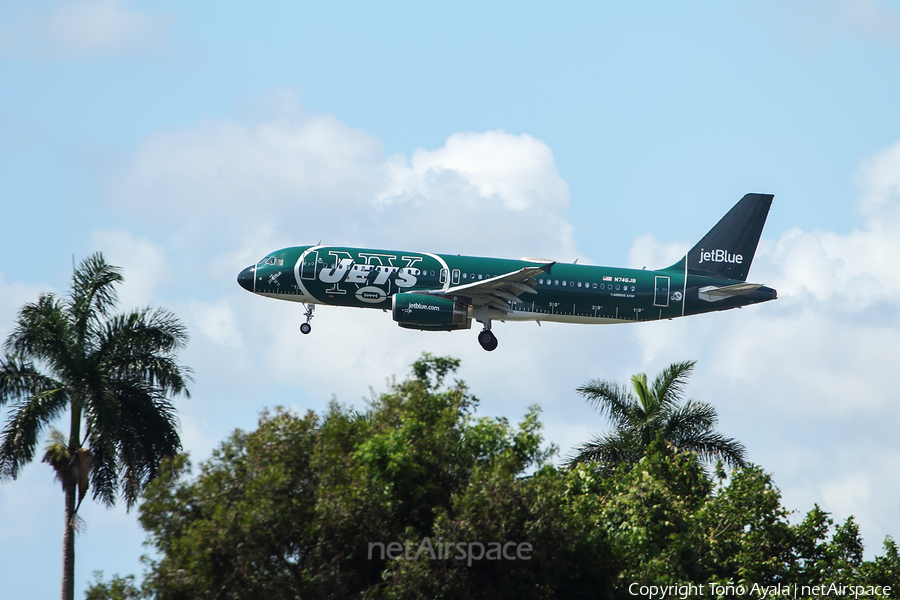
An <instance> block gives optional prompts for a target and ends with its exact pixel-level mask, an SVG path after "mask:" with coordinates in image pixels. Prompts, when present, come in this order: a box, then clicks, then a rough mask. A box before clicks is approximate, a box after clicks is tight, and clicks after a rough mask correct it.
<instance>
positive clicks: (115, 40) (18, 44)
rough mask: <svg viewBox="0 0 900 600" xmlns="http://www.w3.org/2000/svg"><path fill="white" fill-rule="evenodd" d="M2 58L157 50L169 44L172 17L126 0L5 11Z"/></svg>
mask: <svg viewBox="0 0 900 600" xmlns="http://www.w3.org/2000/svg"><path fill="white" fill-rule="evenodd" d="M3 12H4V13H5V14H4V15H3V17H4V18H3V21H4V22H5V23H6V24H5V25H2V26H0V55H13V56H22V57H25V58H30V59H47V58H72V57H80V56H93V55H100V54H134V53H144V52H152V51H156V50H159V49H161V48H164V47H165V46H166V44H167V34H168V29H169V27H170V25H171V23H172V21H173V18H172V16H171V15H162V16H150V15H146V14H143V13H141V12H139V11H137V10H133V9H131V8H129V7H128V6H127V3H126V2H124V1H122V0H63V1H61V2H57V3H56V4H54V5H52V6H50V7H48V8H41V9H34V8H26V9H21V10H19V11H18V12H15V11H12V10H5V11H3Z"/></svg>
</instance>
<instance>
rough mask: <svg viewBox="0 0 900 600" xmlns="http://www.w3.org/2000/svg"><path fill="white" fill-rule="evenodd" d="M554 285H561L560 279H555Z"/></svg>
mask: <svg viewBox="0 0 900 600" xmlns="http://www.w3.org/2000/svg"><path fill="white" fill-rule="evenodd" d="M563 283H565V282H563ZM553 285H559V279H555V280H554V281H553Z"/></svg>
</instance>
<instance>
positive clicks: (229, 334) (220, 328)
mask: <svg viewBox="0 0 900 600" xmlns="http://www.w3.org/2000/svg"><path fill="white" fill-rule="evenodd" d="M190 314H191V323H192V324H193V325H194V326H195V328H196V329H199V330H200V333H202V334H203V335H205V336H206V337H207V338H209V339H210V340H211V341H212V342H214V343H216V344H219V345H222V346H228V347H230V348H241V347H242V346H243V345H244V342H243V340H242V338H241V333H240V331H239V330H238V319H237V316H236V315H235V314H234V311H233V310H232V308H231V306H229V305H228V303H226V302H225V301H224V300H220V301H219V302H215V303H204V302H192V303H191V310H190Z"/></svg>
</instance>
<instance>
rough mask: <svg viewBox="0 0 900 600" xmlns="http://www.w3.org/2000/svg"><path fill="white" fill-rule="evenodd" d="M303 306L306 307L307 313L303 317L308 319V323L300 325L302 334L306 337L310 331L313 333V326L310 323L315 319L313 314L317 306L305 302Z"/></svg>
mask: <svg viewBox="0 0 900 600" xmlns="http://www.w3.org/2000/svg"><path fill="white" fill-rule="evenodd" d="M303 306H304V307H306V312H305V313H304V314H303V316H304V317H306V323H303V324H302V325H300V333H302V334H303V335H306V334H308V333H309V332H310V331H312V325H310V324H309V321H310V319H312V318H313V313H314V312H315V310H316V305H315V304H312V303H309V304H307V303H305V302H304V303H303Z"/></svg>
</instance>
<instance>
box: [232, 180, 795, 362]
mask: <svg viewBox="0 0 900 600" xmlns="http://www.w3.org/2000/svg"><path fill="white" fill-rule="evenodd" d="M773 198H774V196H773V195H771V194H747V195H745V196H744V197H743V198H742V199H741V200H740V201H739V202H738V203H737V204H735V205H734V207H733V208H732V209H731V210H730V211H728V213H727V214H726V215H725V216H724V217H722V219H721V220H720V221H719V222H718V223H717V224H716V225H715V227H713V228H712V229H711V230H710V231H709V233H707V234H706V235H705V236H704V237H703V239H701V240H700V241H699V242H698V243H697V245H696V246H694V247H693V248H692V249H691V250H690V251H689V252H688V253H687V254H686V255H685V256H684V257H682V258H681V259H680V260H679V261H678V262H676V263H675V264H673V265H671V266H668V267H666V268H664V269H659V270H656V271H652V270H650V271H648V270H646V268H644V269H629V268H624V267H601V266H592V265H579V264H575V263H571V264H568V263H561V262H558V261H554V260H549V259H542V258H529V257H526V258H520V259H519V260H513V259H504V258H487V257H478V256H459V255H457V254H432V253H428V252H406V251H397V250H378V249H372V248H345V247H336V246H322V245H314V246H298V247H292V248H284V249H282V250H277V251H275V252H272V253H271V254H269V255H267V256H266V257H264V258H263V259H262V260H261V261H259V262H258V263H257V264H255V265H252V266H250V267H247V268H246V269H244V270H242V271H241V272H240V274H239V275H238V277H237V281H238V283H239V284H240V286H241V287H243V288H244V289H245V290H247V291H249V292H252V293H254V294H257V295H259V296H265V297H267V298H275V299H278V300H289V301H292V302H300V303H302V304H303V305H304V307H305V308H306V312H305V313H304V316H305V317H306V322H305V323H303V324H301V325H300V331H301V332H302V333H304V334H308V333H309V332H310V331H311V330H312V327H311V326H310V323H309V322H310V320H311V319H312V317H313V314H314V310H315V307H316V305H317V304H323V305H330V306H352V307H357V308H380V309H382V310H384V311H385V312H386V311H388V310H390V311H391V314H392V315H393V319H394V321H396V322H397V324H398V325H400V327H404V328H406V329H417V330H422V331H456V330H459V329H470V328H471V327H472V321H473V320H475V321H477V322H478V323H480V324H481V325H482V327H483V329H482V331H481V332H480V333H479V334H478V342H479V343H480V344H481V346H482V348H484V349H485V350H487V351H492V350H495V349H496V348H497V344H498V342H497V338H496V336H495V335H494V333H493V331H492V324H493V322H495V321H500V322H506V321H537V323H538V325H540V324H541V322H558V323H598V324H599V323H637V322H644V321H660V320H663V319H674V318H676V317H685V316H688V315H696V314H701V313H707V312H713V311H719V310H728V309H731V308H741V307H742V306H747V305H749V304H756V303H759V302H767V301H769V300H775V299H776V298H777V297H778V294H777V292H776V291H775V290H774V289H772V288H768V287H765V286H764V285H762V284H758V283H747V274H748V272H749V270H750V263H751V262H752V261H753V256H754V254H755V253H756V247H757V244H758V243H759V237H760V235H761V233H762V229H763V225H764V224H765V221H766V217H767V216H768V212H769V208H770V207H771V205H772V199H773Z"/></svg>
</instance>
